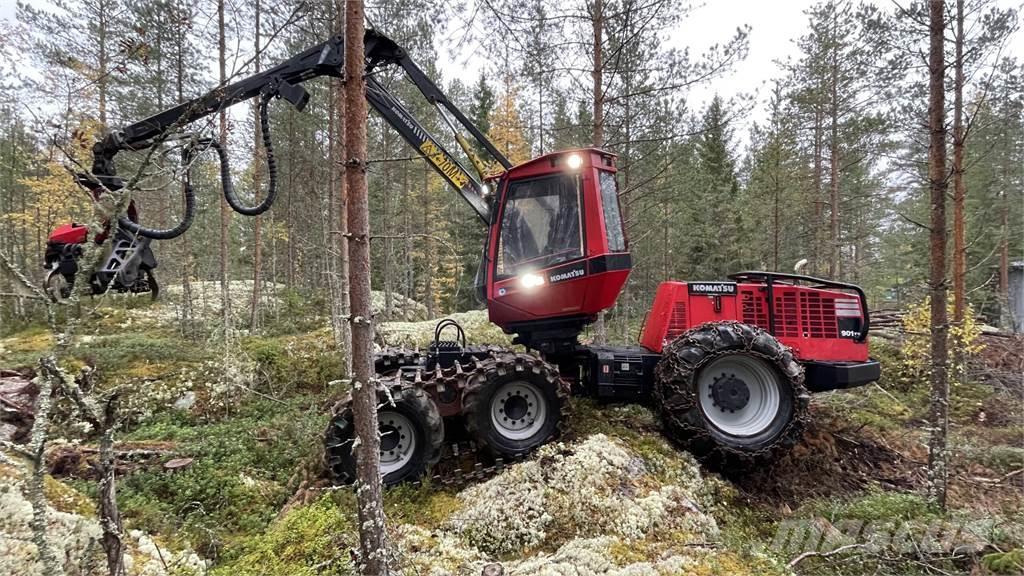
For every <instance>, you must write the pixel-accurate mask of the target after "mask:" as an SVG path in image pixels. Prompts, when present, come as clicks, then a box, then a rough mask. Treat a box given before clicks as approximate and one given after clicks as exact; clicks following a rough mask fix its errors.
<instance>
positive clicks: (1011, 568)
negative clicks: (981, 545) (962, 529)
mask: <svg viewBox="0 0 1024 576" xmlns="http://www.w3.org/2000/svg"><path fill="white" fill-rule="evenodd" d="M981 565H982V566H984V567H985V569H986V570H990V571H992V572H994V573H996V574H1021V573H1022V572H1024V549H1022V548H1016V549H1014V550H1010V551H1009V552H996V553H993V554H986V555H985V556H983V557H982V559H981Z"/></svg>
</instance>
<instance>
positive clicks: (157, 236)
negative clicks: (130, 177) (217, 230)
mask: <svg viewBox="0 0 1024 576" xmlns="http://www.w3.org/2000/svg"><path fill="white" fill-rule="evenodd" d="M271 97H272V95H271V94H265V95H264V96H263V97H262V98H260V108H259V112H260V129H261V131H262V132H263V148H264V150H266V154H267V173H268V174H269V177H268V179H267V195H266V197H265V198H263V201H262V202H260V203H259V204H257V205H256V206H245V205H243V204H242V201H241V200H239V198H238V195H237V194H235V186H234V183H232V181H231V164H230V159H229V158H228V153H227V150H225V149H224V147H223V146H221V145H220V142H217V141H216V140H212V139H208V140H201V141H200V142H199V143H198V146H201V147H203V149H206V148H213V149H214V150H215V151H216V152H217V159H218V160H219V161H220V183H221V187H222V188H223V189H224V199H225V200H226V201H227V203H228V205H229V206H231V209H232V210H234V211H235V212H238V213H239V214H244V215H246V216H258V215H260V214H263V213H264V212H266V211H267V210H270V207H271V206H273V204H274V200H275V198H277V159H276V158H274V143H273V141H272V140H271V138H270V114H269V111H268V104H269V102H270V99H271ZM199 151H200V152H201V151H202V150H199ZM195 154H196V151H195V149H194V147H189V148H188V149H187V150H186V151H185V152H184V154H183V156H184V160H185V164H186V171H185V216H184V218H182V220H181V222H179V223H178V225H177V226H175V227H174V228H165V229H159V228H147V227H145V226H142V225H141V224H138V223H136V222H132V221H131V220H129V219H128V218H126V217H123V216H122V217H121V218H120V219H119V220H118V222H119V223H120V225H121V228H123V229H125V230H127V231H128V232H131V233H133V234H138V235H140V236H145V237H147V238H153V239H154V240H170V239H171V238H177V237H178V236H181V235H182V234H184V233H185V231H186V230H188V229H189V227H190V226H192V222H193V221H194V220H195V213H196V195H195V191H194V190H193V188H192V179H191V168H190V167H189V166H188V165H189V164H190V163H191V161H192V158H193V157H194V155H195Z"/></svg>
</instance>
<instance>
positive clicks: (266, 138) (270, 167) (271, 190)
mask: <svg viewBox="0 0 1024 576" xmlns="http://www.w3.org/2000/svg"><path fill="white" fill-rule="evenodd" d="M271 97H272V95H271V94H269V93H268V94H264V95H263V96H262V97H261V98H260V131H261V132H262V133H263V149H264V150H266V153H267V174H269V177H268V178H267V196H266V197H265V198H263V202H260V203H259V204H257V205H256V206H252V207H249V206H244V205H242V201H241V200H239V199H238V196H236V195H235V188H234V186H233V185H232V183H231V171H230V170H228V155H227V152H226V151H225V150H223V149H221V147H220V146H219V145H215V146H214V148H215V149H216V150H217V154H218V155H219V156H220V179H221V186H223V187H224V199H225V200H226V201H227V203H228V206H231V209H232V210H234V211H235V212H238V213H239V214H244V215H246V216H259V215H260V214H263V213H264V212H266V211H267V210H270V207H271V206H273V204H274V199H275V198H276V197H277V160H276V159H275V158H274V143H273V142H272V141H271V139H270V114H269V113H268V111H267V108H268V106H267V104H268V103H269V102H270V98H271Z"/></svg>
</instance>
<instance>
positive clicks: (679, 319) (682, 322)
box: [665, 300, 689, 342]
mask: <svg viewBox="0 0 1024 576" xmlns="http://www.w3.org/2000/svg"><path fill="white" fill-rule="evenodd" d="M687 328H689V326H687V324H686V302H684V301H683V300H679V301H677V302H676V303H675V304H674V305H673V306H672V316H671V317H670V318H669V320H668V332H667V333H666V334H665V340H666V341H669V342H671V341H672V340H673V339H674V338H675V337H676V336H679V335H680V334H682V333H683V332H686V329H687Z"/></svg>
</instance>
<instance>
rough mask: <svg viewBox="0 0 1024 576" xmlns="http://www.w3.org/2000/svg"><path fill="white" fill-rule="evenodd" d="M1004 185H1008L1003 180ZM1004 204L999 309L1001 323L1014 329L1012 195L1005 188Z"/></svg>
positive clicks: (1000, 249) (1000, 248) (1001, 198)
mask: <svg viewBox="0 0 1024 576" xmlns="http://www.w3.org/2000/svg"><path fill="white" fill-rule="evenodd" d="M1003 182H1004V183H1003V184H1002V186H1006V184H1005V182H1006V180H1003ZM1000 200H1001V204H1002V209H1001V212H1002V232H1003V233H1002V236H1003V237H1002V238H1001V239H1000V240H999V310H1000V319H999V321H1000V324H1002V328H1003V329H1004V330H1012V329H1013V314H1011V313H1010V195H1009V194H1008V193H1007V191H1006V190H1005V189H1003V192H1002V194H1000Z"/></svg>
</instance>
